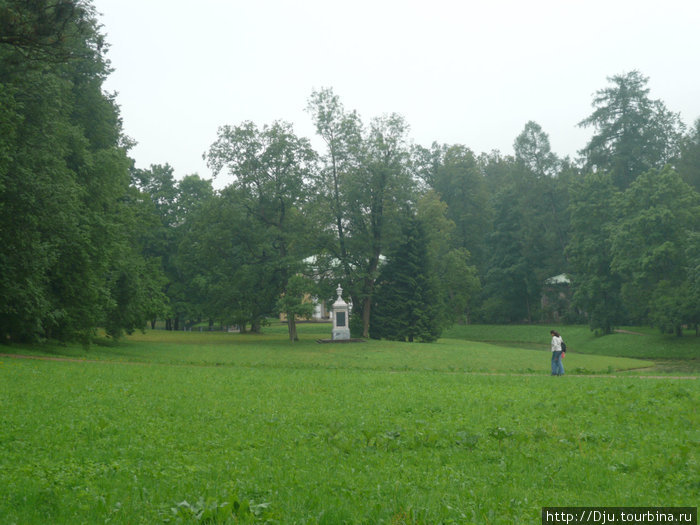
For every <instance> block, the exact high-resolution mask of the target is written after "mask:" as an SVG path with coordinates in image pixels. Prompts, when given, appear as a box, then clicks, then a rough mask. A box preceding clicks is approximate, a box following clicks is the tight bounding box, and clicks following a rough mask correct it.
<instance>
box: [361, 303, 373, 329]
mask: <svg viewBox="0 0 700 525" xmlns="http://www.w3.org/2000/svg"><path fill="white" fill-rule="evenodd" d="M371 306H372V298H371V297H365V298H364V300H363V302H362V337H365V338H368V337H369V309H370V308H371Z"/></svg>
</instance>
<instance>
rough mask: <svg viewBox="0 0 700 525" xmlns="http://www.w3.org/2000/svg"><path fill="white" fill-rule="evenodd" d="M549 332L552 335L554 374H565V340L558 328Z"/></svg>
mask: <svg viewBox="0 0 700 525" xmlns="http://www.w3.org/2000/svg"><path fill="white" fill-rule="evenodd" d="M549 333H550V334H551V336H552V375H553V376H563V375H564V363H562V357H563V352H562V343H563V342H564V340H563V339H562V338H561V336H560V335H559V332H557V331H556V330H550V331H549Z"/></svg>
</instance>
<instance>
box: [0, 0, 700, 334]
mask: <svg viewBox="0 0 700 525" xmlns="http://www.w3.org/2000/svg"><path fill="white" fill-rule="evenodd" d="M99 27H100V26H99V21H98V19H97V15H96V14H95V11H94V8H93V7H92V5H91V3H90V1H89V0H41V1H37V2H22V1H19V0H6V1H4V2H0V117H1V118H0V296H2V298H3V300H2V301H1V302H0V335H1V337H2V341H3V342H4V343H12V342H15V341H36V340H42V339H59V340H82V341H85V342H89V341H90V340H92V339H93V338H94V337H95V335H96V334H97V331H98V329H104V330H105V332H106V333H107V334H108V335H110V336H112V337H119V336H120V335H121V334H122V333H124V332H131V331H133V330H135V329H139V328H143V327H144V326H146V323H149V322H150V323H151V326H156V324H157V322H158V321H160V322H163V323H164V324H165V326H166V328H169V329H175V330H177V329H187V328H189V327H192V326H193V325H195V324H197V323H202V322H205V323H206V322H208V323H209V324H210V325H212V324H214V323H215V322H219V323H221V324H224V325H231V324H235V325H238V327H239V328H240V329H241V330H247V329H250V330H253V331H260V330H261V329H262V326H263V325H264V324H265V323H266V322H268V320H269V318H270V316H277V315H279V314H283V315H284V316H286V319H287V322H288V323H289V337H290V340H292V341H294V340H295V339H296V338H297V335H296V326H295V324H296V320H297V318H304V317H307V316H308V315H310V313H311V311H312V308H313V305H312V303H313V301H314V300H318V301H323V300H324V299H325V300H332V298H333V291H334V290H335V288H336V286H337V285H338V283H341V284H342V286H343V288H344V289H345V290H347V293H348V295H349V298H350V302H351V303H352V315H351V328H352V329H353V332H354V333H355V334H356V335H361V336H364V337H368V336H372V337H387V338H392V339H404V340H432V339H434V338H435V337H437V336H438V334H439V333H440V331H441V330H442V329H443V328H445V327H447V326H449V325H450V324H451V323H455V322H488V323H494V322H499V323H508V322H513V323H515V322H533V323H534V322H545V321H546V322H554V321H556V322H569V321H570V322H587V323H588V324H589V325H590V327H591V328H592V329H594V330H599V331H601V332H603V333H609V332H611V331H612V330H614V328H615V327H617V326H620V325H621V324H623V323H646V324H650V325H653V326H656V327H658V328H659V329H661V330H663V331H665V332H674V333H676V334H678V335H681V334H682V333H683V331H684V330H685V329H688V328H693V327H694V328H695V329H696V330H698V327H699V325H700V306H699V305H700V262H699V261H700V223H699V222H698V220H699V217H700V204H699V202H700V196H699V194H698V191H700V183H699V181H700V175H699V174H700V119H699V120H697V121H696V122H695V125H694V126H693V127H691V128H690V129H689V130H688V131H686V130H685V127H684V125H683V123H682V121H681V119H680V115H678V114H676V113H673V112H672V111H671V110H669V109H668V108H667V107H666V105H665V104H664V103H663V102H662V101H660V100H656V99H654V98H652V97H651V91H650V89H649V87H648V85H647V84H648V78H647V77H645V76H644V75H642V74H641V73H640V72H638V71H631V72H629V73H623V74H619V75H615V76H612V77H610V78H609V79H608V82H609V85H608V86H607V87H605V88H603V89H601V90H599V91H598V92H597V93H596V94H595V96H594V98H593V100H592V113H591V114H590V115H589V116H588V117H586V118H584V119H583V120H581V122H580V123H579V125H580V126H582V127H590V128H592V129H593V135H592V137H591V139H590V141H589V142H588V143H587V144H586V145H584V147H583V148H582V149H581V150H580V155H581V157H580V158H579V159H576V160H571V159H569V158H561V157H559V156H557V155H556V153H554V152H553V151H552V148H551V144H550V140H549V135H548V134H547V133H546V131H545V130H544V129H543V128H542V126H540V125H539V124H538V123H537V122H534V121H528V122H526V123H525V124H524V127H523V130H522V132H521V133H520V134H519V135H518V136H517V137H515V138H514V143H513V155H507V154H503V153H501V152H498V151H491V152H488V153H481V154H477V153H475V152H474V151H472V150H471V149H470V148H469V147H468V145H464V144H438V143H433V144H431V145H430V146H428V147H425V146H420V145H417V144H414V143H413V142H412V141H411V139H410V129H409V125H408V123H407V122H406V120H405V119H404V118H403V117H402V116H400V115H397V114H392V113H386V114H382V115H380V116H376V117H374V118H370V119H363V118H362V117H361V116H360V115H359V114H358V113H357V111H354V110H349V109H347V108H345V106H344V105H343V103H342V102H341V100H340V97H339V96H338V95H337V94H335V92H334V91H333V90H332V89H330V88H323V89H320V90H317V91H314V92H312V93H311V95H310V97H309V100H308V104H307V109H308V113H309V118H310V120H311V122H312V123H313V124H314V126H315V130H316V133H317V135H318V139H319V140H320V144H321V147H320V148H319V150H318V151H317V150H316V149H315V148H314V146H313V145H312V142H311V140H310V139H308V138H304V137H300V136H298V135H297V134H296V133H295V131H294V129H293V128H292V126H291V124H289V123H286V122H283V121H274V122H272V123H270V124H258V123H254V122H249V121H245V122H241V123H230V124H226V125H223V126H221V127H220V128H219V130H218V135H217V138H216V140H215V141H214V143H213V144H212V145H211V147H210V148H209V150H208V151H207V152H206V154H205V157H206V160H207V162H208V165H209V167H210V168H211V169H212V171H213V172H214V174H215V176H218V175H219V174H224V173H225V174H226V175H228V176H231V177H232V180H233V182H231V183H230V184H229V185H228V186H226V187H225V188H222V189H217V190H215V189H214V187H213V184H212V181H210V180H206V179H202V178H200V177H199V175H198V174H186V175H184V176H176V173H175V169H174V168H173V167H172V166H170V165H169V164H168V163H167V162H166V161H167V159H163V163H161V164H153V165H151V166H150V167H148V168H137V167H136V166H135V162H134V161H133V160H132V159H131V158H130V157H129V149H130V147H131V146H132V145H133V144H134V143H133V141H132V140H131V139H130V138H129V137H126V136H125V135H124V133H123V131H122V125H121V116H120V113H119V108H118V106H117V104H116V100H115V96H114V95H111V94H109V93H106V92H105V91H104V89H103V83H104V80H105V79H106V78H107V77H108V75H109V73H110V68H109V63H108V61H107V59H106V56H105V51H106V49H107V45H106V43H105V41H104V37H103V35H102V34H101V33H100V29H99ZM465 125H468V124H465ZM562 274H564V275H565V276H567V278H566V279H563V280H562V281H560V282H564V283H569V284H566V285H565V286H564V287H563V288H560V289H557V291H556V294H557V297H556V300H557V304H556V306H553V305H552V304H550V303H548V296H547V294H548V293H550V292H552V290H551V283H552V279H551V278H552V277H554V276H560V275H562Z"/></svg>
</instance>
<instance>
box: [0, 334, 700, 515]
mask: <svg viewBox="0 0 700 525" xmlns="http://www.w3.org/2000/svg"><path fill="white" fill-rule="evenodd" d="M300 328H301V332H302V341H301V342H300V343H295V344H291V343H289V342H288V341H287V340H285V333H284V330H283V327H279V326H274V327H270V329H268V333H267V335H263V336H254V335H238V334H208V333H202V334H200V333H178V334H172V333H165V332H149V333H146V334H138V335H135V336H132V337H130V338H129V339H128V340H126V341H124V342H122V343H118V344H115V345H104V346H93V347H91V348H90V349H88V350H85V349H83V348H82V347H79V346H53V347H50V348H48V351H47V349H46V348H43V349H42V348H32V347H9V348H6V349H5V350H7V351H16V353H24V354H27V353H34V354H36V355H38V354H40V353H44V354H49V355H52V356H53V357H64V358H65V357H70V358H80V359H83V358H87V359H89V360H88V361H82V362H74V361H45V360H30V359H14V358H8V357H2V358H0V523H3V524H5V523H8V524H12V523H17V524H45V523H59V524H60V523H65V524H73V523H129V524H136V523H143V524H151V523H239V522H243V523H279V524H296V523H299V524H302V523H303V524H322V523H325V524H339V523H368V524H379V523H386V524H400V523H425V524H427V523H459V524H463V523H479V524H481V523H503V524H506V523H508V524H511V523H539V516H540V508H541V507H542V506H584V505H587V506H593V505H608V506H652V505H669V506H670V505H675V506H691V505H692V506H695V505H697V495H698V492H699V491H700V476H699V475H698V461H699V460H700V454H699V449H700V430H698V429H700V424H699V423H700V421H699V420H698V414H697V407H698V406H699V402H700V382H699V381H698V380H697V379H685V380H679V379H668V378H667V379H642V378H639V377H621V376H620V375H619V374H618V373H616V374H614V375H610V374H597V375H588V372H590V371H595V372H605V371H607V370H608V369H609V368H612V369H614V370H619V369H624V368H625V367H634V366H636V365H637V364H638V363H637V362H636V361H634V360H627V359H621V358H608V357H604V356H597V355H585V354H580V355H579V354H572V355H571V356H570V357H571V360H569V359H570V357H567V364H568V363H579V364H581V368H582V369H585V370H584V372H585V373H578V374H575V373H572V374H570V375H567V376H564V377H561V378H553V377H550V376H548V375H547V369H548V366H549V363H548V354H547V352H546V350H545V349H541V350H537V349H518V348H514V347H502V346H496V345H494V344H489V343H483V342H482V343H479V344H471V343H465V342H464V341H463V340H462V341H460V340H459V339H458V338H456V337H454V335H456V334H452V335H453V337H452V338H451V339H445V340H441V341H440V342H439V343H437V344H434V345H420V344H413V345H409V344H398V343H389V342H377V341H369V342H366V343H358V344H348V345H324V344H317V343H316V342H315V340H316V339H317V338H319V337H327V334H326V332H329V330H327V328H328V327H327V326H316V325H302V326H301V327H300ZM578 359H580V360H581V361H580V362H579V361H576V360H578ZM120 361H121V362H120ZM569 369H570V370H571V372H575V366H574V365H573V364H572V365H571V366H570V368H569ZM463 372H476V373H463ZM518 372H527V373H525V374H518Z"/></svg>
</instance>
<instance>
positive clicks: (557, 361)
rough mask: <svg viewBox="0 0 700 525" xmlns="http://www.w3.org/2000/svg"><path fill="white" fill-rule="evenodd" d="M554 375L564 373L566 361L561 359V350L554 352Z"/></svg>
mask: <svg viewBox="0 0 700 525" xmlns="http://www.w3.org/2000/svg"><path fill="white" fill-rule="evenodd" d="M552 375H553V376H563V375H564V363H562V361H561V352H552Z"/></svg>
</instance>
